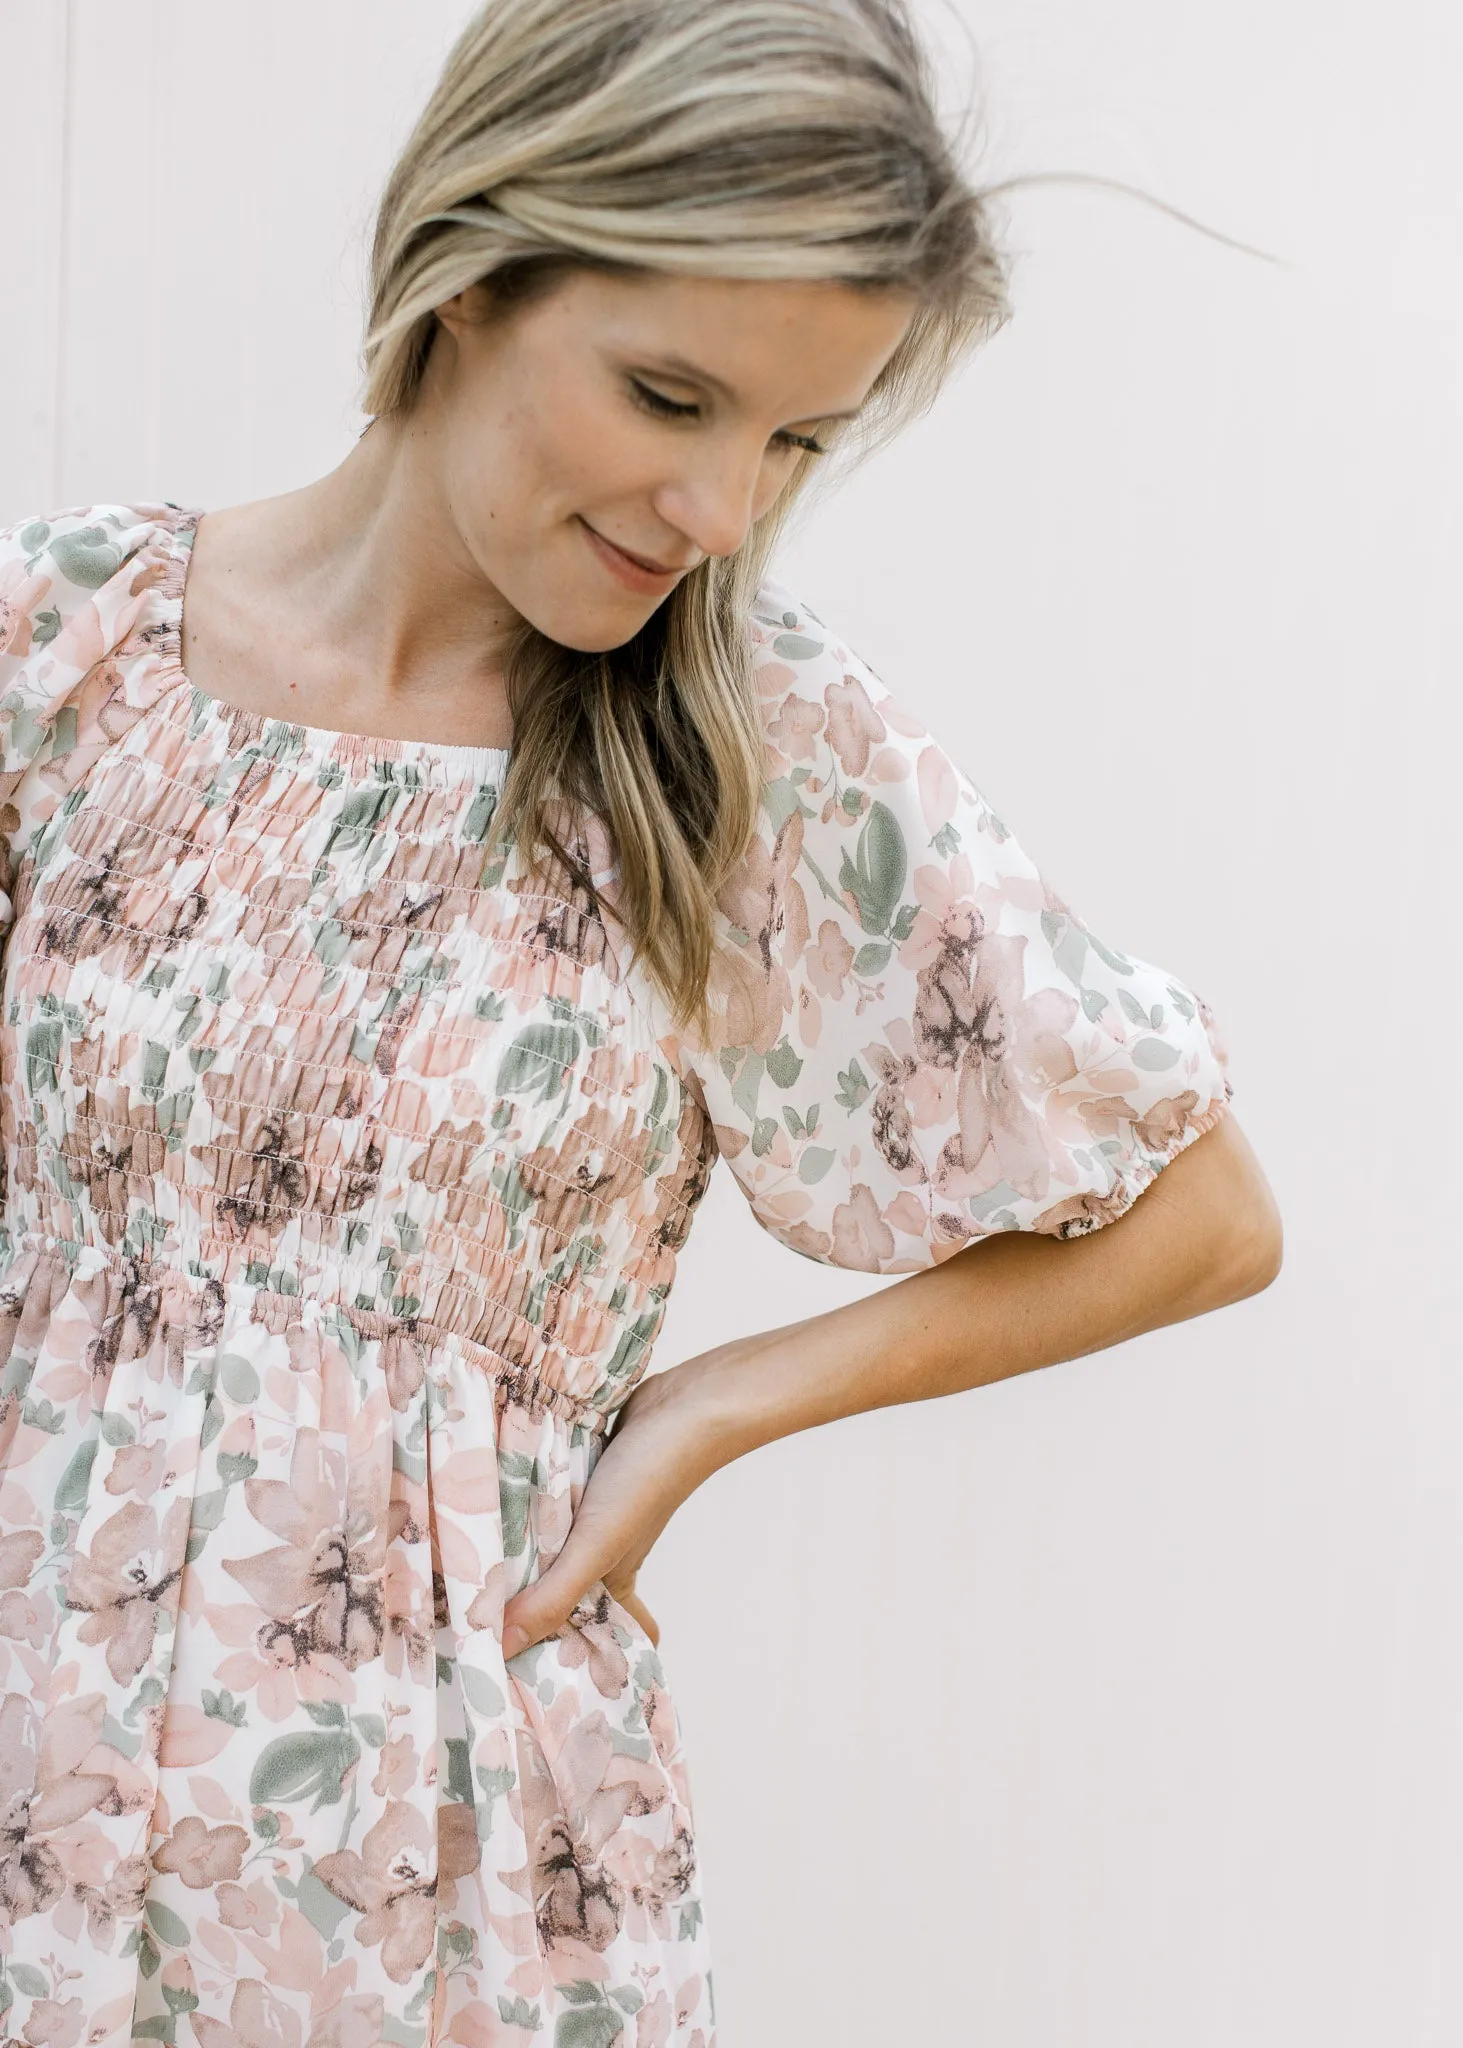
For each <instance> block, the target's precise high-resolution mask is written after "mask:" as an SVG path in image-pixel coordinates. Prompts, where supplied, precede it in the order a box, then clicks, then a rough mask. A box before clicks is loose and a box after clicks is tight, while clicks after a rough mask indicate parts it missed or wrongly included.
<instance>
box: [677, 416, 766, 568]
mask: <svg viewBox="0 0 1463 2048" xmlns="http://www.w3.org/2000/svg"><path fill="white" fill-rule="evenodd" d="M765 468H766V450H765V448H761V447H759V448H756V449H754V450H750V451H748V450H744V449H730V448H728V446H727V444H726V443H725V442H724V441H723V442H720V443H719V444H718V445H717V446H716V447H715V448H712V447H710V446H708V447H706V448H705V449H704V450H702V451H700V452H699V453H698V454H697V455H696V456H691V455H690V454H688V455H687V456H686V458H685V459H684V461H683V462H682V463H681V464H680V466H679V467H678V468H677V470H676V472H675V474H674V475H673V476H672V477H670V478H669V479H668V480H667V481H666V482H665V483H664V484H663V485H662V486H661V489H660V491H659V492H658V493H657V495H656V510H657V512H658V513H659V514H660V516H661V517H662V518H663V519H664V520H665V521H666V522H667V523H668V524H669V525H671V526H674V527H675V528H676V529H677V530H678V531H679V532H680V533H683V534H684V535H685V536H686V538H687V539H688V540H690V541H693V542H694V543H695V545H696V547H697V549H698V550H699V551H700V552H701V553H702V554H704V555H731V554H735V553H736V551H737V549H738V548H739V547H740V546H741V545H742V542H743V541H744V540H745V539H746V538H747V534H748V533H749V531H750V530H751V527H752V524H753V521H754V520H756V519H757V518H758V517H759V516H760V514H761V513H762V512H764V511H765V510H766V503H767V500H768V499H769V498H770V493H764V484H763V479H764V473H765Z"/></svg>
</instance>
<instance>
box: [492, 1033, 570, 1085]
mask: <svg viewBox="0 0 1463 2048" xmlns="http://www.w3.org/2000/svg"><path fill="white" fill-rule="evenodd" d="M578 1057H579V1033H578V1032H577V1031H576V1030H575V1028H574V1026H573V1025H572V1024H530V1025H528V1026H527V1027H526V1029H524V1030H522V1031H520V1032H519V1033H518V1035H517V1037H516V1038H515V1039H514V1040H513V1041H512V1043H511V1044H510V1045H509V1047H508V1050H507V1051H506V1052H505V1053H504V1055H503V1058H502V1060H501V1062H500V1063H499V1066H498V1092H499V1094H500V1095H535V1094H536V1095H537V1096H538V1099H539V1101H540V1102H548V1101H549V1100H550V1099H551V1098H552V1097H553V1096H555V1095H557V1094H558V1093H559V1091H560V1089H561V1088H562V1087H563V1085H564V1072H565V1069H566V1068H568V1067H572V1066H573V1064H574V1062H575V1060H576V1059H577V1058H578Z"/></svg>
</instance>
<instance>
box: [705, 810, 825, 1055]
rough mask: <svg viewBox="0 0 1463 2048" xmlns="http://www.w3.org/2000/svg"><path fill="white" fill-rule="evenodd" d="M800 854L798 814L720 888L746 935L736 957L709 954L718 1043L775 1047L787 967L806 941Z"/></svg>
mask: <svg viewBox="0 0 1463 2048" xmlns="http://www.w3.org/2000/svg"><path fill="white" fill-rule="evenodd" d="M802 849H803V814H802V812H801V811H792V812H790V813H789V815H788V816H787V817H786V818H785V819H784V820H783V823H782V824H781V825H780V826H779V827H778V830H777V833H776V835H775V837H774V839H773V842H772V844H771V846H769V845H768V844H767V842H766V841H765V840H764V839H763V838H762V837H761V835H760V834H758V835H755V836H754V837H753V840H752V843H751V846H750V847H749V848H748V850H747V853H746V855H745V857H744V858H743V860H742V862H741V863H740V865H739V867H738V868H737V870H736V871H735V873H734V874H733V876H732V878H731V879H730V881H729V882H728V883H727V884H726V886H725V887H724V888H723V890H722V891H721V894H720V895H719V896H718V898H717V902H718V905H719V907H720V908H721V910H722V911H723V913H724V914H725V915H726V916H727V917H728V918H729V919H730V920H731V922H732V923H733V924H734V925H736V926H738V927H739V928H740V929H741V930H742V931H744V932H745V933H746V934H747V938H748V945H747V946H746V948H745V949H744V950H743V951H742V952H740V953H735V954H733V953H729V952H728V949H727V948H726V947H725V946H718V947H717V949H716V953H715V955H714V956H713V963H712V977H711V985H712V992H713V997H716V996H718V995H721V996H724V999H725V1005H726V1013H725V1016H724V1018H723V1020H722V1025H721V1039H720V1042H721V1043H723V1044H730V1045H749V1046H751V1047H752V1048H753V1049H754V1050H756V1051H757V1052H766V1051H767V1050H768V1048H769V1047H770V1046H771V1045H773V1044H774V1043H775V1041H776V1040H777V1038H778V1036H779V1035H780V1033H781V1031H782V1027H783V1019H784V1017H785V1015H786V1013H787V1011H788V1010H790V1009H791V1007H792V989H791V985H790V983H789V981H788V975H787V969H788V967H789V966H791V965H792V963H793V962H794V961H796V960H797V959H798V958H799V956H800V955H801V953H802V951H803V948H804V947H805V946H806V945H807V943H808V936H809V925H808V904H807V898H806V897H805V896H804V894H803V888H802V884H801V882H800V881H799V880H798V876H797V867H798V861H799V859H800V857H801V854H802Z"/></svg>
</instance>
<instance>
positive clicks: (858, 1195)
mask: <svg viewBox="0 0 1463 2048" xmlns="http://www.w3.org/2000/svg"><path fill="white" fill-rule="evenodd" d="M833 1251H834V1260H835V1262H836V1263H837V1264H838V1265H840V1266H847V1267H849V1268H850V1269H851V1270H852V1271H854V1272H858V1273H878V1272H881V1271H882V1270H883V1262H884V1261H885V1260H886V1259H892V1258H893V1256H894V1233H893V1231H892V1230H891V1229H890V1228H889V1226H888V1224H887V1223H886V1222H885V1221H884V1219H883V1217H882V1216H881V1215H880V1214H879V1204H878V1203H877V1202H876V1201H875V1199H874V1192H873V1189H872V1188H869V1187H866V1186H865V1185H864V1183H863V1182H862V1181H855V1182H854V1184H853V1187H852V1188H851V1190H850V1198H849V1200H848V1201H846V1202H840V1203H839V1204H838V1207H837V1208H836V1209H835V1210H834V1211H833Z"/></svg>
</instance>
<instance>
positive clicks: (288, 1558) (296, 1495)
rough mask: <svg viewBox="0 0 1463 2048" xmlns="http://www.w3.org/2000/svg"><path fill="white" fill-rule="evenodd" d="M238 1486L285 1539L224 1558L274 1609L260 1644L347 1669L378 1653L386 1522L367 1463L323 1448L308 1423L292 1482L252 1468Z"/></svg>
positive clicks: (264, 1650) (278, 1657)
mask: <svg viewBox="0 0 1463 2048" xmlns="http://www.w3.org/2000/svg"><path fill="white" fill-rule="evenodd" d="M244 1495H245V1499H246V1500H247V1502H248V1505H249V1512H250V1514H251V1515H252V1516H253V1517H254V1519H255V1521H256V1522H258V1523H260V1524H261V1525H262V1526H263V1527H264V1528H266V1529H268V1530H269V1531H270V1533H271V1534H272V1535H275V1536H278V1537H280V1538H281V1539H282V1541H281V1544H280V1547H279V1548H278V1549H275V1550H265V1551H261V1552H260V1553H259V1555H258V1556H257V1557H247V1558H233V1557H231V1558H226V1559H225V1560H224V1570H225V1571H227V1572H229V1573H230V1574H231V1575H232V1577H234V1578H235V1579H237V1580H238V1582H239V1584H240V1585H241V1586H243V1587H244V1589H245V1591H246V1592H248V1593H249V1594H250V1595H251V1596H252V1598H253V1599H254V1600H255V1601H256V1602H257V1603H258V1605H259V1606H260V1607H261V1608H263V1610H264V1612H265V1614H266V1615H268V1616H269V1617H270V1619H269V1620H268V1621H267V1622H266V1623H265V1625H264V1626H263V1627H262V1628H261V1629H260V1631H259V1638H258V1641H259V1649H260V1652H261V1654H262V1655H263V1656H264V1657H265V1658H266V1659H268V1660H270V1661H273V1662H276V1663H279V1662H283V1663H286V1664H302V1663H304V1662H305V1661H306V1660H307V1659H308V1658H310V1657H312V1656H320V1655H328V1656H331V1657H336V1658H338V1659H339V1660H340V1662H341V1663H342V1664H343V1665H344V1666H345V1668H346V1670H347V1671H354V1670H355V1669H356V1667H357V1666H358V1665H360V1664H362V1663H364V1662H367V1661H369V1660H370V1659H372V1658H374V1657H379V1656H380V1654H381V1642H382V1634H383V1601H382V1587H381V1574H382V1566H383V1564H384V1561H385V1532H384V1528H383V1525H382V1517H381V1514H380V1505H381V1504H378V1489H377V1483H376V1479H375V1475H374V1473H373V1472H372V1470H371V1469H370V1467H369V1466H368V1465H365V1464H364V1463H362V1462H360V1461H354V1460H353V1461H349V1463H347V1461H346V1460H345V1458H344V1457H343V1456H342V1455H341V1454H340V1453H338V1452H327V1451H326V1449H325V1448H324V1446H323V1445H322V1443H321V1440H320V1436H319V1434H318V1432H317V1431H315V1430H313V1429H310V1428H304V1429H301V1430H300V1432H299V1434H298V1435H297V1437H296V1439H295V1448H294V1455H293V1458H292V1461H291V1467H290V1483H289V1484H288V1485H286V1484H285V1483H284V1482H283V1481H282V1480H278V1479H259V1478H251V1479H248V1480H246V1481H245V1485H244Z"/></svg>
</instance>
